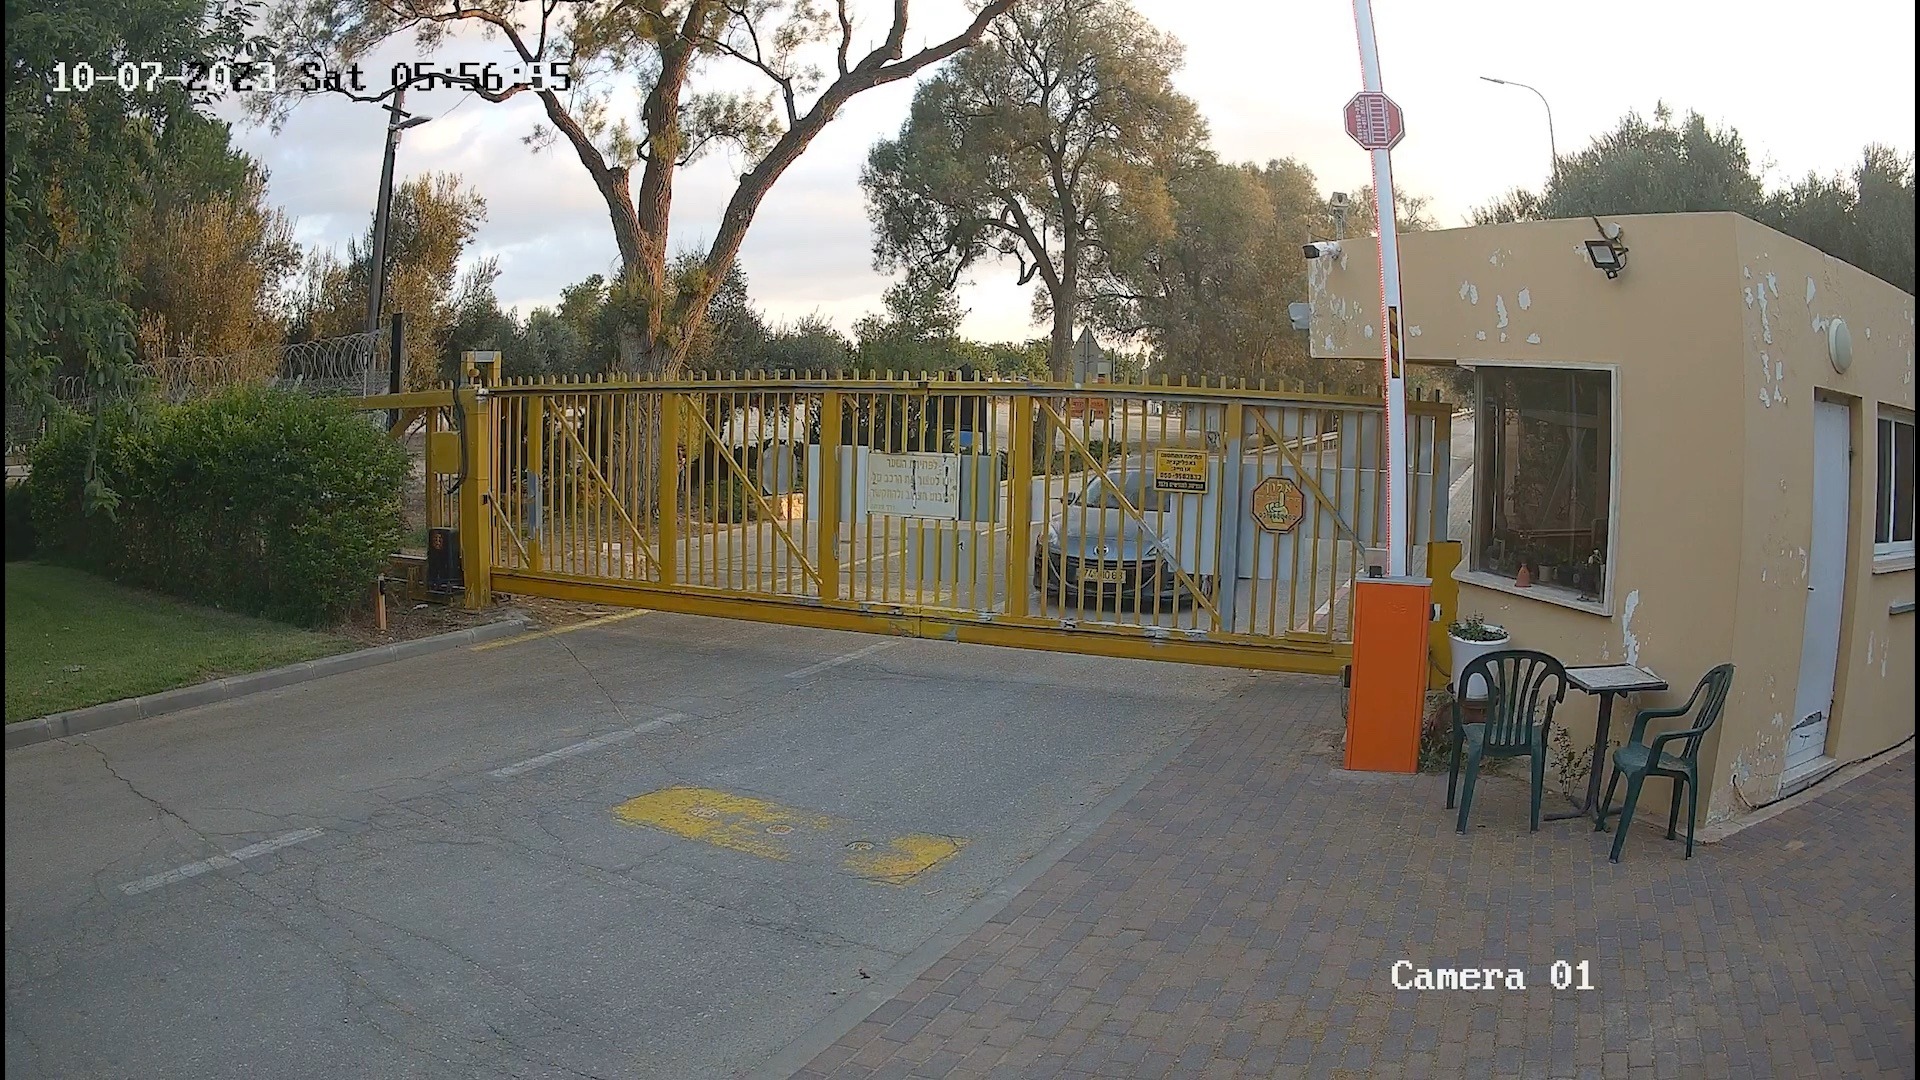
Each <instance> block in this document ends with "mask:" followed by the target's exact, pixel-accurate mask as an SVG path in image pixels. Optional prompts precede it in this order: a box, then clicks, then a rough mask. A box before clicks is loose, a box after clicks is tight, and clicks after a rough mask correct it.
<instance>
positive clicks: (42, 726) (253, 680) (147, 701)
mask: <svg viewBox="0 0 1920 1080" xmlns="http://www.w3.org/2000/svg"><path fill="white" fill-rule="evenodd" d="M531 627H532V624H531V623H530V622H528V621H527V620H526V619H524V618H511V619H504V620H502V621H500V622H495V623H487V624H486V625H484V626H474V627H469V628H467V629H465V630H454V631H452V632H450V633H445V634H435V635H433V636H432V637H423V638H415V639H414V640H412V641H396V642H394V643H393V644H391V645H376V646H374V647H373V648H371V649H358V650H355V651H353V652H347V653H340V654H338V655H335V656H323V657H321V658H320V659H318V660H304V661H301V662H300V663H298V664H288V665H287V666H286V667H277V668H271V669H269V670H267V671H256V672H253V673H251V674H247V675H233V676H229V677H227V678H225V679H215V680H213V681H212V682H205V683H200V684H199V685H197V686H183V687H181V688H180V689H178V690H165V691H162V692H160V693H158V694H147V695H144V696H142V697H135V698H126V699H124V700H121V701H109V702H106V703H104V704H100V705H89V706H87V707H86V708H84V709H72V710H69V711H67V712H62V713H54V714H53V715H52V716H43V717H40V718H39V719H37V720H22V721H20V722H19V723H17V724H8V725H7V749H8V750H13V749H16V748H18V747H22V746H32V745H34V744H36V743H43V742H51V741H52V740H54V739H64V738H67V737H68V736H70V735H83V734H85V733H87V732H89V731H99V730H100V729H102V728H110V727H118V726H120V725H121V724H131V723H133V722H134V721H135V720H146V719H149V718H151V717H155V716H164V715H166V714H168V713H174V712H179V711H180V710H182V709H191V708H195V707H197V706H200V705H211V704H213V703H214V702H217V701H230V700H232V699H234V698H237V697H244V696H245V695H247V694H253V693H258V692H259V691H261V690H274V689H277V688H279V687H282V686H292V685H293V684H295V683H303V682H307V681H309V680H311V679H322V678H325V677H327V676H328V675H341V674H344V673H346V672H349V671H359V670H360V669H362V668H370V667H373V666H375V665H378V664H385V663H390V662H392V661H394V660H405V659H407V658H408V657H410V656H424V655H426V654H428V653H436V652H442V651H445V650H447V649H454V648H459V647H460V646H462V645H472V644H475V643H477V642H482V641H490V640H493V639H495V638H503V637H508V636H510V635H513V634H519V633H524V632H526V631H527V630H529V629H531Z"/></svg>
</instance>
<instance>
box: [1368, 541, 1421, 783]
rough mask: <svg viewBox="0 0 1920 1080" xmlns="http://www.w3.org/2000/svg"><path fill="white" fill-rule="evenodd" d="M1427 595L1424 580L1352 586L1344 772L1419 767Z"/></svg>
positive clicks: (1398, 770) (1385, 579)
mask: <svg viewBox="0 0 1920 1080" xmlns="http://www.w3.org/2000/svg"><path fill="white" fill-rule="evenodd" d="M1432 592H1433V587H1432V582H1431V581H1429V580H1428V579H1427V578H1389V577H1380V578H1373V577H1366V578H1360V579H1359V580H1357V581H1355V582H1354V583H1353V672H1352V675H1351V677H1350V681H1351V684H1352V685H1351V687H1350V688H1349V690H1348V691H1347V695H1348V696H1347V756H1346V767H1347V768H1349V769H1352V770H1355V771H1357V772H1395V773H1411V772H1415V771H1417V770H1418V769H1419V767H1420V723H1421V720H1422V719H1423V718H1424V713H1425V711H1426V699H1427V663H1428V661H1427V624H1428V622H1429V621H1430V620H1431V619H1432V617H1433V604H1432Z"/></svg>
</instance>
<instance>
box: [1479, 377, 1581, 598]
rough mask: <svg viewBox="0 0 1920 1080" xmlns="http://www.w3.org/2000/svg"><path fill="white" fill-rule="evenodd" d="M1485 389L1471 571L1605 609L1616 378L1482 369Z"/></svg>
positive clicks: (1482, 390)
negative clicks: (1597, 604)
mask: <svg viewBox="0 0 1920 1080" xmlns="http://www.w3.org/2000/svg"><path fill="white" fill-rule="evenodd" d="M1476 388H1477V392H1478V398H1477V405H1476V409H1475V415H1474V428H1475V439H1476V441H1477V443H1478V447H1477V449H1476V452H1475V455H1474V460H1475V462H1476V465H1475V469H1474V473H1475V483H1474V496H1473V545H1472V550H1471V552H1470V559H1471V562H1470V566H1471V569H1473V570H1476V571H1479V572H1481V573H1486V574H1495V575H1499V576H1501V577H1504V578H1509V579H1515V580H1516V583H1517V582H1518V581H1523V580H1524V581H1529V582H1530V583H1531V585H1532V587H1533V588H1535V589H1538V590H1540V592H1541V593H1542V594H1549V595H1552V596H1553V597H1555V598H1556V599H1563V600H1575V601H1581V602H1587V603H1598V602H1601V601H1602V600H1603V599H1604V598H1605V596H1606V582H1607V558H1608V551H1607V522H1608V520H1609V518H1611V517H1612V513H1613V507H1612V498H1613V464H1612V461H1613V375H1612V373H1611V372H1608V371H1586V370H1572V369H1564V368H1562V369H1542V368H1503V367H1482V368H1480V369H1479V371H1478V372H1477V378H1476ZM1523 567H1524V568H1525V569H1526V575H1525V577H1524V578H1523V577H1522V576H1521V569H1522V568H1523Z"/></svg>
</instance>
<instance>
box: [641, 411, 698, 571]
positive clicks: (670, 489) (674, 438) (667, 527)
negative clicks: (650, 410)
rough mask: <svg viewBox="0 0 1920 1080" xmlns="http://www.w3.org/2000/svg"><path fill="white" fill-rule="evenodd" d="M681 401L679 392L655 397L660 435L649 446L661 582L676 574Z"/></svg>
mask: <svg viewBox="0 0 1920 1080" xmlns="http://www.w3.org/2000/svg"><path fill="white" fill-rule="evenodd" d="M684 400H685V397H684V395H681V394H661V395H660V397H659V410H658V411H659V414H660V415H659V421H658V423H659V435H660V438H659V441H658V442H657V443H656V444H655V445H654V448H653V460H654V478H653V479H654V484H655V487H654V497H653V501H654V509H653V512H654V517H655V518H656V519H657V520H658V525H657V526H656V527H655V529H654V535H655V536H657V537H658V538H659V558H658V559H656V560H655V562H654V566H655V569H656V570H657V571H658V572H659V575H660V584H662V585H673V584H676V583H677V582H678V581H679V576H680V537H679V525H680V410H681V408H683V405H682V402H683V401H684ZM647 434H648V433H647V432H644V431H641V432H636V433H635V436H636V437H637V438H642V439H644V438H646V437H647ZM689 456H691V455H689Z"/></svg>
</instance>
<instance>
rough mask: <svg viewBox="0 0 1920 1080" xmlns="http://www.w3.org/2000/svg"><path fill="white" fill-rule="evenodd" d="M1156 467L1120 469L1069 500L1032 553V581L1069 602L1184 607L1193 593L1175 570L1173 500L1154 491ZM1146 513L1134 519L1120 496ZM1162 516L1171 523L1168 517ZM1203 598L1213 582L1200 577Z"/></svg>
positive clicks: (1198, 583) (1196, 580) (1090, 482)
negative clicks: (1164, 530)
mask: <svg viewBox="0 0 1920 1080" xmlns="http://www.w3.org/2000/svg"><path fill="white" fill-rule="evenodd" d="M1153 475H1154V474H1153V469H1152V467H1151V466H1128V467H1125V468H1115V469H1111V470H1109V471H1107V472H1106V473H1104V474H1100V475H1096V476H1094V477H1093V478H1092V479H1090V480H1088V481H1087V483H1086V485H1085V486H1084V487H1083V488H1081V489H1080V490H1078V491H1072V492H1069V493H1068V494H1067V497H1066V498H1065V499H1064V500H1063V501H1062V506H1061V508H1060V510H1059V511H1058V512H1057V513H1055V514H1054V515H1053V517H1052V519H1051V520H1050V521H1048V523H1047V529H1046V533H1045V535H1044V536H1043V537H1042V538H1041V541H1040V545H1039V546H1038V547H1037V548H1036V549H1035V550H1034V553H1033V581H1034V585H1035V587H1036V588H1038V589H1041V590H1042V591H1043V592H1045V593H1046V594H1048V595H1057V596H1059V597H1060V598H1061V600H1062V602H1063V603H1072V604H1080V605H1085V606H1089V607H1099V606H1105V605H1108V604H1113V605H1132V606H1135V607H1138V606H1141V605H1144V604H1155V603H1159V604H1166V605H1168V606H1172V605H1174V604H1177V603H1178V602H1179V601H1180V600H1181V599H1182V597H1183V596H1186V595H1187V591H1188V590H1187V588H1186V586H1185V585H1184V584H1183V583H1182V582H1181V580H1180V577H1179V575H1178V574H1176V573H1175V572H1174V567H1175V565H1176V562H1177V559H1176V557H1175V555H1174V553H1173V545H1172V543H1171V541H1170V539H1169V538H1168V537H1166V536H1163V535H1161V533H1160V531H1159V529H1160V527H1161V526H1162V525H1163V520H1164V526H1165V527H1166V528H1167V529H1168V530H1169V531H1170V529H1171V526H1172V525H1173V520H1172V517H1171V514H1169V513H1167V512H1169V511H1171V510H1172V509H1173V507H1172V498H1173V496H1171V495H1168V494H1165V493H1163V492H1159V491H1155V490H1154V484H1153ZM1122 495H1124V496H1125V498H1126V503H1127V504H1130V505H1132V507H1133V508H1134V509H1135V510H1138V511H1139V512H1140V516H1139V517H1138V518H1136V517H1135V516H1134V515H1133V514H1131V513H1128V512H1127V510H1126V508H1125V505H1123V504H1122V502H1121V500H1120V496H1122ZM1163 514H1165V515H1166V517H1165V518H1164V519H1163ZM1192 580H1193V582H1194V584H1195V585H1196V586H1198V587H1199V589H1200V591H1201V592H1203V593H1208V592H1211V591H1212V589H1213V578H1212V577H1211V576H1198V575H1196V576H1193V577H1192Z"/></svg>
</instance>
